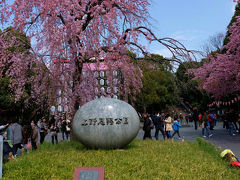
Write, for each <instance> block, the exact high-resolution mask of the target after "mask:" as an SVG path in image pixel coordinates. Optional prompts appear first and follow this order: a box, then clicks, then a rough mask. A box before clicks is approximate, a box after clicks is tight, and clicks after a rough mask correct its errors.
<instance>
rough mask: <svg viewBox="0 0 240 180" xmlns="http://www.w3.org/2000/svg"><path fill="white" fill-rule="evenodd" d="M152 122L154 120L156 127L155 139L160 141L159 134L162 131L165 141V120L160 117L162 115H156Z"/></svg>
mask: <svg viewBox="0 0 240 180" xmlns="http://www.w3.org/2000/svg"><path fill="white" fill-rule="evenodd" d="M152 120H153V124H154V126H155V129H156V130H155V138H156V140H158V134H159V131H161V133H162V136H163V139H164V140H165V134H164V130H163V126H164V125H163V120H162V119H161V117H160V114H157V115H156V114H155V115H153V116H152Z"/></svg>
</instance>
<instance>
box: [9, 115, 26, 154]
mask: <svg viewBox="0 0 240 180" xmlns="http://www.w3.org/2000/svg"><path fill="white" fill-rule="evenodd" d="M22 140H23V136H22V126H21V125H20V124H18V123H17V120H16V119H15V120H14V123H13V125H12V128H11V141H12V145H13V155H14V156H16V154H17V150H18V149H21V150H22V148H23V147H22Z"/></svg>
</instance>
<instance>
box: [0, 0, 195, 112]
mask: <svg viewBox="0 0 240 180" xmlns="http://www.w3.org/2000/svg"><path fill="white" fill-rule="evenodd" d="M10 3H11V2H8V1H6V0H2V1H1V3H0V9H1V11H0V19H1V22H2V23H9V21H11V18H9V17H13V21H12V22H11V23H13V24H14V27H15V28H17V29H20V30H21V31H25V32H26V33H27V35H29V37H30V38H31V39H32V40H33V42H35V46H34V50H35V53H34V54H35V55H38V58H40V57H49V58H48V60H50V61H48V63H51V60H53V59H56V58H69V59H70V62H69V67H68V69H69V70H67V72H66V71H62V70H57V69H56V68H55V69H54V71H53V72H52V74H55V73H56V71H61V72H63V75H64V77H65V74H64V73H67V74H68V75H69V76H68V77H69V78H67V79H66V80H67V81H68V82H67V83H69V82H72V83H69V84H70V86H69V87H68V88H66V89H65V91H66V92H65V94H67V95H68V96H69V98H67V99H69V100H71V102H70V103H71V108H70V109H69V110H70V111H71V112H74V111H75V110H76V109H77V108H78V107H79V104H82V103H85V102H86V101H89V100H91V99H93V98H94V97H92V96H91V93H92V92H90V91H87V90H85V91H79V90H80V89H81V88H82V87H81V82H82V76H81V74H82V69H83V64H84V63H89V62H94V63H99V62H100V61H101V60H102V58H104V57H106V56H111V57H114V56H115V57H116V56H121V60H120V61H121V71H122V75H123V78H124V86H123V89H122V91H123V92H126V93H129V94H136V93H137V92H138V91H139V90H140V88H141V87H142V85H141V81H139V76H138V73H137V72H136V71H137V70H138V69H136V67H135V66H134V65H133V64H132V63H131V62H130V59H129V56H128V53H127V52H128V51H127V50H131V51H134V50H137V49H138V50H140V51H141V52H142V53H143V54H146V51H145V48H144V46H142V45H141V44H140V43H139V41H138V39H139V37H140V36H143V37H145V38H147V39H148V40H149V42H157V43H161V44H162V45H164V46H166V47H167V48H168V49H169V51H170V52H171V53H172V55H173V57H172V60H174V61H178V62H179V61H181V59H182V58H190V56H191V55H192V54H191V51H188V50H187V49H186V48H185V47H184V45H183V44H181V43H180V42H178V41H176V40H174V39H172V38H157V37H156V36H155V35H154V34H153V33H152V31H151V30H150V29H149V28H147V27H146V26H143V25H144V24H146V23H145V22H147V18H148V6H149V1H148V0H122V1H119V0H72V1H69V0H61V1H59V0H52V1H49V0H34V1H22V0H15V1H13V3H12V4H10ZM93 57H94V58H93ZM17 59H18V58H17ZM45 63H46V61H45ZM108 63H109V66H110V67H111V65H112V64H113V63H112V61H109V62H108ZM110 76H111V75H110ZM53 77H54V76H53ZM86 78H89V80H90V78H92V77H91V76H89V77H86ZM109 78H111V77H109ZM40 80H41V79H38V81H40ZM90 81H91V80H90ZM139 82H140V83H139ZM130 85H131V86H130ZM131 87H133V88H131ZM39 88H42V87H41V86H40V87H39ZM63 93H64V92H63ZM83 97H87V99H86V101H85V102H82V101H83V99H84V98H83Z"/></svg>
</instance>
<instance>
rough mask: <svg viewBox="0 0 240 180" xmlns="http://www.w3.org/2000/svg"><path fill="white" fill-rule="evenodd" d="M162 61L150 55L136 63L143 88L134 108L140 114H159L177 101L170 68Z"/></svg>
mask: <svg viewBox="0 0 240 180" xmlns="http://www.w3.org/2000/svg"><path fill="white" fill-rule="evenodd" d="M163 59H164V58H163V57H162V56H161V55H157V54H151V56H150V57H145V58H144V60H142V61H138V66H139V67H140V68H141V70H142V71H143V76H142V82H143V88H142V90H141V92H140V93H139V94H138V96H137V102H136V108H137V110H138V111H140V112H149V113H153V112H159V111H162V110H164V109H165V108H166V107H167V106H171V105H173V104H175V102H177V100H178V98H177V94H176V86H175V82H174V76H173V73H172V72H171V70H172V66H171V64H170V62H169V61H164V60H163Z"/></svg>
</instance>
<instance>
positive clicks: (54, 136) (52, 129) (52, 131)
mask: <svg viewBox="0 0 240 180" xmlns="http://www.w3.org/2000/svg"><path fill="white" fill-rule="evenodd" d="M50 122H51V125H50V134H51V138H52V144H54V139H55V143H56V144H58V136H57V133H58V132H59V131H58V127H57V123H56V121H55V118H54V116H53V117H52V119H51V121H50Z"/></svg>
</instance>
